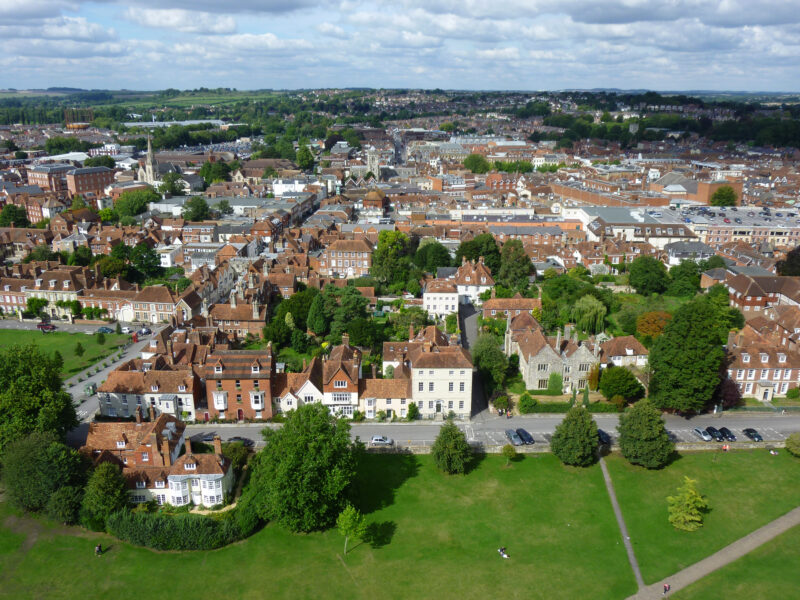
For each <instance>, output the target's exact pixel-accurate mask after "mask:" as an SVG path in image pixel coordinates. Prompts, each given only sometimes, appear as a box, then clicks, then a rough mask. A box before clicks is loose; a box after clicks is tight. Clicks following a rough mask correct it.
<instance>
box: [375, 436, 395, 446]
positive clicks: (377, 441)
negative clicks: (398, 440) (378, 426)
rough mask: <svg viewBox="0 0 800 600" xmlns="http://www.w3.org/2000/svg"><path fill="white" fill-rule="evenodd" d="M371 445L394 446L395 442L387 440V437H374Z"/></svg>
mask: <svg viewBox="0 0 800 600" xmlns="http://www.w3.org/2000/svg"><path fill="white" fill-rule="evenodd" d="M369 443H370V445H371V446H392V445H394V440H393V439H392V438H387V437H386V436H385V435H373V436H372V438H370V440H369Z"/></svg>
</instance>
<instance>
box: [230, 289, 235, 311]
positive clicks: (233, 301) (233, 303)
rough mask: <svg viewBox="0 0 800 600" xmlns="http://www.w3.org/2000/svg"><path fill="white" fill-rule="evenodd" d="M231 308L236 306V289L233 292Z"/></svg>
mask: <svg viewBox="0 0 800 600" xmlns="http://www.w3.org/2000/svg"><path fill="white" fill-rule="evenodd" d="M231 308H236V291H235V290H234V291H232V292H231Z"/></svg>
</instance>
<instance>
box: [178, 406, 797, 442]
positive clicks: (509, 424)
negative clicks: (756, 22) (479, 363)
mask: <svg viewBox="0 0 800 600" xmlns="http://www.w3.org/2000/svg"><path fill="white" fill-rule="evenodd" d="M563 418H564V415H560V414H559V415H549V414H548V415H526V416H517V417H513V418H511V419H506V418H504V417H497V416H494V417H488V418H485V419H483V420H481V421H470V422H458V426H459V427H460V428H461V429H462V431H464V433H465V434H466V436H467V439H468V440H469V441H471V442H480V443H483V444H487V445H496V444H505V443H506V438H505V434H504V431H505V430H506V429H509V428H511V429H516V428H518V427H522V428H523V429H526V430H527V431H528V432H529V433H530V434H531V435H533V437H534V439H535V440H536V442H537V443H548V442H549V441H550V438H551V437H552V435H553V432H554V431H555V428H556V426H557V425H558V424H559V423H560V422H561V420H562V419H563ZM594 418H595V421H596V422H597V425H598V427H599V428H600V429H602V430H604V431H605V432H607V433H608V434H609V435H610V436H611V438H612V440H616V437H617V433H616V428H617V424H618V423H619V418H618V416H617V415H607V414H596V415H594ZM665 421H666V424H667V431H669V433H670V434H671V435H673V436H674V437H673V439H674V440H675V441H676V442H700V440H699V439H698V438H697V437H696V436H695V435H694V434H693V433H692V429H694V428H695V427H700V428H705V427H707V426H709V425H713V426H714V427H717V428H720V427H723V426H725V427H728V429H730V430H731V431H732V432H733V434H734V435H735V436H736V437H737V440H738V441H744V442H746V441H748V440H747V438H745V437H744V435H743V434H742V429H745V428H747V427H753V428H754V429H756V430H757V431H758V432H759V433H761V435H762V436H763V437H764V441H766V442H777V441H782V440H784V439H786V437H787V436H788V435H789V434H791V433H794V432H796V431H800V414H798V413H789V414H786V415H781V414H764V415H754V414H752V413H749V414H748V413H729V414H722V415H702V416H698V417H693V418H692V419H684V418H682V417H675V416H671V415H669V416H666V417H665ZM265 426H267V425H266V424H259V423H250V424H235V425H234V424H231V425H227V424H226V425H213V424H208V425H189V426H188V427H189V432H190V433H189V435H190V436H191V437H192V439H201V438H202V437H203V436H205V435H213V434H216V435H219V436H220V437H221V438H222V439H223V440H227V439H230V438H231V437H234V436H240V437H246V438H250V439H252V440H255V441H260V440H261V430H262V429H263V428H264V427H265ZM271 427H275V426H274V425H271ZM439 427H441V423H440V422H432V421H431V422H428V421H419V422H415V423H352V429H351V434H352V437H353V438H354V439H355V438H356V437H358V438H360V439H361V440H362V441H366V440H369V438H370V437H372V436H373V435H385V436H387V437H390V438H392V439H393V440H395V441H396V442H397V443H398V444H399V445H404V446H422V445H429V444H432V443H433V441H434V440H435V439H436V435H437V433H438V432H439ZM709 443H710V442H709Z"/></svg>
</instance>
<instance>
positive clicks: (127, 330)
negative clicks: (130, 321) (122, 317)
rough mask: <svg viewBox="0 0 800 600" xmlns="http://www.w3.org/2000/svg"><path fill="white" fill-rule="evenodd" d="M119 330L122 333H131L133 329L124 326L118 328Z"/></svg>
mask: <svg viewBox="0 0 800 600" xmlns="http://www.w3.org/2000/svg"><path fill="white" fill-rule="evenodd" d="M120 331H121V332H122V333H133V329H131V328H130V327H127V326H125V327H123V328H122V329H120Z"/></svg>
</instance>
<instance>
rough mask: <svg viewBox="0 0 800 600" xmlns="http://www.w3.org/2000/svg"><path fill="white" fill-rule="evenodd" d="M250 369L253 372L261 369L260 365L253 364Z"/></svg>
mask: <svg viewBox="0 0 800 600" xmlns="http://www.w3.org/2000/svg"><path fill="white" fill-rule="evenodd" d="M250 371H251V372H253V373H258V371H259V367H258V365H253V366H252V367H250Z"/></svg>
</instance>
